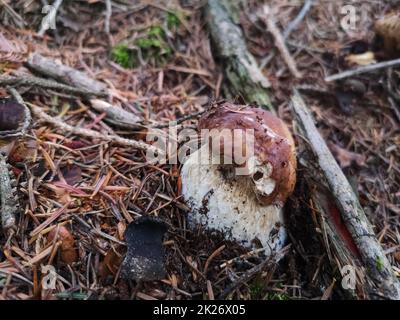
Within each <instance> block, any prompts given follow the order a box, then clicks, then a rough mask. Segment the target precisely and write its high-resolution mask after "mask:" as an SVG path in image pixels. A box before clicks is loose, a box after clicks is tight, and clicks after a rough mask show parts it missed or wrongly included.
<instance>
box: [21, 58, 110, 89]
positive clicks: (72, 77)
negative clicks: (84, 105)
mask: <svg viewBox="0 0 400 320" xmlns="http://www.w3.org/2000/svg"><path fill="white" fill-rule="evenodd" d="M26 65H27V67H28V68H29V69H30V70H32V71H34V72H37V73H40V74H42V75H45V76H48V77H51V78H53V79H57V80H59V81H61V82H63V83H65V84H68V85H72V86H74V87H76V88H80V89H85V90H87V91H89V92H93V93H94V94H95V95H97V96H106V95H107V89H108V87H107V85H106V84H105V83H103V82H100V81H97V80H94V79H92V78H91V77H89V76H87V75H86V74H85V73H84V72H82V71H78V70H76V69H74V68H71V67H69V66H66V65H64V64H61V63H59V62H56V61H55V60H53V59H49V58H46V57H44V56H42V55H40V54H38V53H34V54H32V55H31V56H30V57H29V58H28V61H27V62H26Z"/></svg>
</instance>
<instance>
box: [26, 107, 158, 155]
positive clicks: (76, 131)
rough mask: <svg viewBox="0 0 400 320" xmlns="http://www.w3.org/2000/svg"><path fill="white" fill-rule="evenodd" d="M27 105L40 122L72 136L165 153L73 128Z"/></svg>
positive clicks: (117, 137) (130, 141)
mask: <svg viewBox="0 0 400 320" xmlns="http://www.w3.org/2000/svg"><path fill="white" fill-rule="evenodd" d="M27 105H28V106H29V107H30V108H31V110H32V113H33V114H34V115H35V116H36V117H38V118H39V121H42V122H47V123H50V124H52V125H54V126H55V127H57V128H59V129H61V130H64V131H65V132H70V133H72V134H76V135H80V136H84V137H88V138H94V139H99V140H102V141H109V142H114V143H117V144H120V145H123V146H128V147H133V148H136V149H140V150H144V151H150V152H152V153H156V154H163V151H161V150H160V149H158V148H156V147H154V146H152V145H149V144H147V143H144V142H141V141H135V140H131V139H126V138H121V137H120V136H117V135H104V134H101V133H99V132H97V131H94V130H90V129H85V128H79V127H73V126H71V125H69V124H66V123H65V122H62V120H60V119H57V118H54V117H51V116H49V115H48V114H47V113H46V112H44V111H43V110H42V108H40V107H38V106H36V105H34V104H32V103H27Z"/></svg>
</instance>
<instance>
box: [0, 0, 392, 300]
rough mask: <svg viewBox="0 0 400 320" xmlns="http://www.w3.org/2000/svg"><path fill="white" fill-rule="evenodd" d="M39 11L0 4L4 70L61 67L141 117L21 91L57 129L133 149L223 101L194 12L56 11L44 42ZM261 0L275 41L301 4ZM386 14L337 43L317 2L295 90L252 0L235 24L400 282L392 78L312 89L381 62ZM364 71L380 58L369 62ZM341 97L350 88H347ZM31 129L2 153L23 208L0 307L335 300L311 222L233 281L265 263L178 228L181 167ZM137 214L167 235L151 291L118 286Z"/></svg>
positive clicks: (77, 6) (172, 7)
mask: <svg viewBox="0 0 400 320" xmlns="http://www.w3.org/2000/svg"><path fill="white" fill-rule="evenodd" d="M38 2H40V1H1V2H0V8H1V9H0V19H1V20H0V21H2V23H1V25H0V70H1V73H2V74H8V75H15V74H24V73H25V74H29V73H30V71H28V69H27V68H26V67H25V66H24V63H25V62H26V60H27V57H28V55H29V54H30V53H32V52H35V53H40V54H41V55H43V56H46V57H49V58H51V59H54V60H59V61H61V62H62V63H63V64H65V65H68V66H71V67H73V68H75V69H77V70H81V71H84V72H86V73H87V74H88V75H89V76H90V77H92V78H94V79H96V80H99V81H102V82H104V83H105V84H106V85H107V86H108V88H109V89H110V91H111V92H112V100H111V102H112V103H113V104H115V105H119V106H121V107H122V108H124V109H125V110H127V111H130V112H132V113H134V114H136V115H138V116H140V117H142V118H143V119H144V120H145V123H146V125H147V127H146V126H144V127H143V129H142V130H139V131H138V130H136V131H134V132H132V130H121V129H119V128H118V127H115V126H113V125H112V124H109V123H107V122H106V121H105V119H104V118H105V115H104V114H101V113H96V112H95V111H94V110H93V109H92V108H91V107H90V102H89V101H88V100H87V99H85V98H79V97H73V96H69V95H67V94H63V93H59V92H54V90H45V89H42V88H38V87H34V86H33V87H28V88H25V90H23V91H20V93H21V94H22V96H23V98H24V100H25V101H26V102H28V103H31V104H34V105H36V106H38V107H40V108H42V109H43V110H44V111H45V112H46V113H47V114H49V115H51V116H52V117H57V119H59V120H60V121H62V122H63V123H67V124H70V125H72V126H74V127H78V126H79V127H84V128H87V129H92V130H95V131H98V132H101V133H106V134H108V133H112V134H117V135H119V136H121V137H125V138H129V139H132V140H140V139H143V138H144V136H145V134H146V133H147V132H148V130H150V129H149V128H150V127H151V126H153V127H154V126H163V125H168V123H169V122H170V121H173V120H177V119H181V118H182V117H185V116H188V115H193V114H196V113H198V112H199V111H202V110H204V108H205V107H206V106H207V104H209V103H210V102H211V101H213V100H218V99H221V98H225V96H224V90H223V86H224V84H226V82H225V81H226V79H225V77H224V70H223V68H222V67H221V64H220V63H219V61H218V60H216V59H215V57H214V56H213V49H212V47H213V46H212V43H211V41H210V37H209V34H208V30H207V26H206V22H205V19H204V16H203V10H202V6H203V4H202V3H201V2H197V1H181V2H180V3H179V2H178V1H170V2H168V3H167V2H166V3H164V4H161V3H162V2H154V3H151V4H150V2H143V3H139V2H138V4H136V5H130V6H127V5H124V4H123V2H124V1H111V3H112V7H111V8H112V10H111V11H108V13H111V16H110V18H107V14H106V13H107V6H106V3H107V1H100V0H92V1H89V0H87V1H73V2H72V1H71V2H65V3H64V4H62V5H61V7H60V9H59V11H58V14H57V25H56V26H57V28H56V29H55V30H49V31H48V32H47V33H46V34H45V35H44V36H39V35H38V34H37V31H38V30H39V29H40V22H41V19H42V17H43V14H41V9H42V8H41V4H40V5H39V4H38ZM267 2H268V4H269V5H270V6H271V7H272V8H274V9H276V10H277V11H276V12H277V14H276V15H275V19H276V21H277V25H278V27H279V28H281V30H285V28H286V27H287V26H288V24H289V23H290V21H292V20H293V19H294V17H295V16H296V15H297V13H298V12H299V10H300V9H301V7H302V2H301V1H298V2H293V1H289V0H287V1H267ZM1 3H3V4H1ZM7 3H8V5H5V4H7ZM159 3H160V4H159ZM391 3H394V1H359V2H356V3H354V6H355V7H356V10H357V12H358V20H357V22H356V24H355V27H354V29H353V30H351V32H345V31H344V30H343V28H342V26H341V19H343V16H344V15H343V14H342V13H341V8H342V7H343V6H344V4H345V1H315V3H314V5H313V7H312V8H311V9H310V10H309V12H308V13H307V15H306V16H305V17H304V19H303V21H302V23H301V24H300V25H299V26H298V27H297V28H296V29H295V30H294V31H293V32H292V33H291V35H290V37H289V40H288V42H287V43H288V45H289V48H290V51H291V54H292V56H293V57H294V59H295V62H296V64H297V67H298V69H299V70H300V72H301V73H302V78H301V79H300V80H296V79H294V78H293V77H292V76H291V74H290V72H289V70H288V69H287V67H286V64H285V62H284V61H283V60H282V58H281V56H280V54H279V53H278V52H275V49H274V44H273V43H274V41H273V38H272V37H271V35H270V34H269V33H268V32H267V30H266V27H265V25H264V24H263V22H262V21H261V20H260V19H259V18H258V16H257V15H256V14H255V13H256V12H258V11H259V8H260V6H261V5H262V4H261V3H260V1H255V0H251V1H247V4H246V5H245V7H244V8H243V10H241V11H240V14H238V16H237V17H236V18H237V22H238V23H240V26H241V27H242V29H243V31H244V35H245V37H246V42H247V45H248V48H249V51H250V52H251V53H252V54H253V55H254V56H255V57H256V58H257V60H258V62H259V65H260V66H261V68H262V71H263V72H264V74H265V75H266V76H267V77H268V79H269V80H270V82H271V85H272V88H271V90H270V96H271V100H272V104H273V105H274V106H275V108H276V110H277V113H278V115H279V116H280V117H281V118H282V119H284V120H285V121H286V122H287V123H288V124H289V125H291V114H290V110H289V101H290V99H289V98H290V95H291V92H292V89H293V87H294V86H298V87H299V88H300V89H301V90H302V92H304V97H305V98H306V100H307V103H308V105H309V106H310V108H311V110H312V111H313V114H314V117H315V119H316V121H317V125H318V128H319V130H320V132H321V133H322V135H323V137H324V139H325V140H326V141H327V143H328V146H329V147H330V149H331V151H332V153H333V154H334V156H335V158H336V159H337V161H338V163H339V164H340V166H341V167H342V169H343V171H344V172H345V174H346V176H347V177H348V179H349V181H350V182H351V184H352V186H353V187H354V189H355V190H356V191H357V193H358V195H359V199H360V202H361V204H362V206H363V207H364V209H365V211H366V212H367V214H368V218H369V219H370V221H371V223H372V224H373V225H374V228H375V232H376V234H377V237H378V239H379V241H380V242H381V244H382V246H383V248H384V250H385V253H387V256H388V258H389V260H390V262H391V263H392V265H393V267H394V268H397V269H396V270H398V272H399V271H400V219H399V215H400V191H399V190H400V174H399V173H400V166H399V160H400V117H399V113H400V109H399V105H396V102H395V101H394V100H393V99H392V100H390V101H389V100H388V95H387V94H386V91H385V88H386V87H387V85H388V84H391V85H392V87H393V86H399V85H400V80H399V79H400V73H399V71H398V70H397V71H396V69H392V70H383V71H378V72H375V73H373V74H371V73H367V74H364V75H360V76H358V77H357V78H356V79H354V78H352V79H353V81H355V84H354V83H349V82H348V81H347V82H346V81H342V82H340V83H339V82H338V83H336V82H331V83H327V82H325V81H324V78H325V77H326V76H328V75H332V74H335V73H338V72H340V71H343V70H346V69H349V68H352V67H353V66H352V65H349V64H348V62H346V57H348V56H349V55H351V54H359V53H363V52H367V51H371V50H374V51H375V52H378V50H377V49H376V48H375V47H376V46H379V44H377V43H376V41H375V40H374V30H373V24H374V21H376V20H377V19H378V18H380V17H382V16H383V15H385V14H386V13H388V12H390V11H392V10H395V9H397V10H398V9H399V8H400V5H397V7H396V5H395V4H391ZM271 52H275V54H272V55H271ZM376 59H377V60H378V61H379V60H382V59H386V58H385V57H383V56H380V55H379V54H376ZM353 85H354V86H357V89H350V88H353ZM399 87H400V86H399ZM398 90H399V89H398ZM399 91H400V90H399ZM8 95H9V94H8V91H7V88H5V87H4V88H0V96H1V97H7V96H8ZM234 99H237V100H238V101H240V99H241V97H239V96H238V97H235V98H234ZM396 108H397V109H396ZM39 120H40V119H38V118H37V117H36V116H34V117H33V126H32V128H31V129H30V131H29V133H28V134H27V135H26V137H25V140H24V142H23V143H22V142H20V143H19V144H17V147H15V150H14V151H13V153H12V154H11V156H10V157H9V162H10V164H11V165H12V166H13V167H12V170H13V172H14V173H15V174H16V176H17V181H18V186H19V188H18V190H19V198H20V203H21V206H22V208H23V210H22V211H23V212H22V213H21V214H20V216H19V218H18V221H17V230H16V232H15V233H13V234H11V235H10V236H6V235H5V234H3V235H1V234H0V248H1V249H2V250H1V251H0V299H30V298H42V299H54V298H58V299H130V298H135V299H152V298H156V299H208V298H213V297H215V298H218V297H225V298H233V299H320V298H323V299H330V298H343V294H342V293H341V292H340V290H339V289H338V290H336V288H337V287H338V286H339V283H340V281H339V280H340V279H339V278H338V277H337V274H338V271H337V270H336V271H335V270H331V269H329V267H327V266H328V265H329V262H328V260H329V257H328V255H327V254H326V252H325V250H324V247H323V244H322V243H321V240H320V237H318V236H317V235H315V236H310V234H309V233H308V231H307V230H308V229H307V228H311V229H312V227H311V226H310V225H308V226H304V229H303V230H300V231H298V232H299V233H302V235H300V236H298V237H295V238H296V239H297V240H296V241H293V245H289V247H288V252H287V254H286V255H285V257H284V258H283V259H282V260H281V261H280V262H279V263H271V264H265V266H264V267H263V268H262V269H261V270H258V271H257V272H251V271H250V272H251V274H250V276H249V277H248V278H246V279H245V280H243V278H241V276H242V275H243V274H245V273H246V272H248V271H249V270H254V267H255V266H257V265H259V264H260V263H262V262H263V261H264V259H263V256H262V253H255V254H252V255H246V253H248V252H249V251H250V249H246V248H243V247H241V246H240V245H238V244H236V243H233V242H228V241H225V240H224V239H223V237H222V236H221V235H218V234H210V233H209V232H205V231H204V230H202V229H197V230H190V229H188V228H187V223H186V215H187V207H186V205H185V204H184V202H183V199H182V196H181V195H180V192H181V183H180V178H179V170H180V166H179V165H168V164H165V165H153V164H151V163H148V162H146V159H145V154H144V152H143V151H142V150H139V149H135V148H132V147H128V146H121V145H116V144H113V143H110V142H104V141H100V140H98V139H95V138H89V137H84V136H78V135H75V134H72V133H71V132H65V131H63V130H61V129H59V128H57V127H56V126H53V125H45V124H43V123H41V122H40V121H39ZM196 122H197V121H196V117H192V118H191V119H188V120H186V121H184V122H182V124H183V125H184V126H186V127H193V128H195V125H196ZM159 130H168V128H166V129H162V128H160V129H159ZM298 188H301V184H299V186H298ZM302 191H304V190H300V193H301V192H302ZM296 194H299V190H298V191H297V193H295V194H294V195H293V196H296ZM305 205H307V204H305ZM56 211H57V212H58V213H57V214H58V216H57V218H55V219H52V218H53V217H54V212H56ZM289 214H290V212H289ZM142 215H152V216H158V217H160V218H162V219H163V220H164V221H165V222H166V223H167V225H168V232H167V234H166V238H165V241H164V247H165V251H166V270H167V276H166V277H165V279H163V280H161V281H154V282H140V283H136V282H134V281H131V280H128V281H127V280H125V279H123V278H122V277H121V275H120V265H121V261H122V259H123V257H124V255H125V252H126V246H125V244H124V237H123V234H124V231H125V229H126V227H127V225H128V224H129V223H130V222H131V221H133V220H134V219H136V218H137V217H140V216H142ZM50 217H51V218H50ZM310 219H311V218H309V219H308V218H305V220H307V221H308V220H310ZM307 223H308V224H311V222H310V221H308V222H307ZM57 226H58V227H59V226H65V227H67V229H68V230H69V232H70V235H71V236H72V238H73V241H72V243H73V244H72V247H73V250H76V252H73V253H72V254H71V255H72V257H71V255H70V256H68V254H64V255H63V253H65V252H68V250H70V249H71V248H70V247H67V248H66V249H65V248H64V249H65V250H64V251H63V248H62V245H61V248H59V246H60V244H58V245H57V243H56V242H55V241H52V239H50V237H49V233H51V232H52V230H55V229H56V228H57ZM312 232H313V233H315V230H313V231H312ZM307 247H308V248H313V250H307ZM240 257H242V258H240ZM232 259H233V260H232ZM45 265H52V266H54V267H55V270H56V272H57V274H58V275H59V277H58V280H57V283H56V287H55V289H54V290H43V289H42V288H41V283H40V280H41V279H42V277H43V276H44V275H45V272H43V270H42V269H41V268H42V266H45ZM325 271H326V272H325ZM328 271H329V272H328ZM321 277H322V278H324V281H322V280H320V279H321ZM238 279H239V280H238ZM242 280H243V281H242ZM326 284H332V285H328V286H327V285H326Z"/></svg>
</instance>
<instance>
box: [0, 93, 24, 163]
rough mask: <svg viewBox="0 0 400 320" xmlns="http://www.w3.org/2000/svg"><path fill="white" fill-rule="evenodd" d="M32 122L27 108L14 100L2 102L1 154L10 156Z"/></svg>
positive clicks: (0, 126)
mask: <svg viewBox="0 0 400 320" xmlns="http://www.w3.org/2000/svg"><path fill="white" fill-rule="evenodd" d="M30 122H31V114H30V112H29V109H28V108H27V107H25V106H23V105H21V104H19V103H18V102H16V101H13V100H9V99H4V100H0V152H3V153H5V154H6V155H8V154H9V152H10V150H11V149H12V146H13V144H14V141H15V140H16V139H17V138H18V137H20V136H22V135H23V134H24V133H25V132H26V130H27V128H28V126H29V125H30Z"/></svg>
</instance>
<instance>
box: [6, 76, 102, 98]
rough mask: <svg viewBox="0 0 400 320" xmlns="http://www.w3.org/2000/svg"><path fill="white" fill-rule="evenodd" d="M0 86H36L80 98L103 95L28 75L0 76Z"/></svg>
mask: <svg viewBox="0 0 400 320" xmlns="http://www.w3.org/2000/svg"><path fill="white" fill-rule="evenodd" d="M0 85H3V86H37V87H41V88H44V89H54V90H60V91H64V92H68V93H71V94H75V95H80V96H98V95H102V96H103V95H104V93H98V92H92V91H88V90H86V89H83V88H82V89H80V88H75V87H71V86H68V85H65V84H62V83H58V82H55V81H52V80H47V79H42V78H38V77H33V76H29V75H18V76H0Z"/></svg>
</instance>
